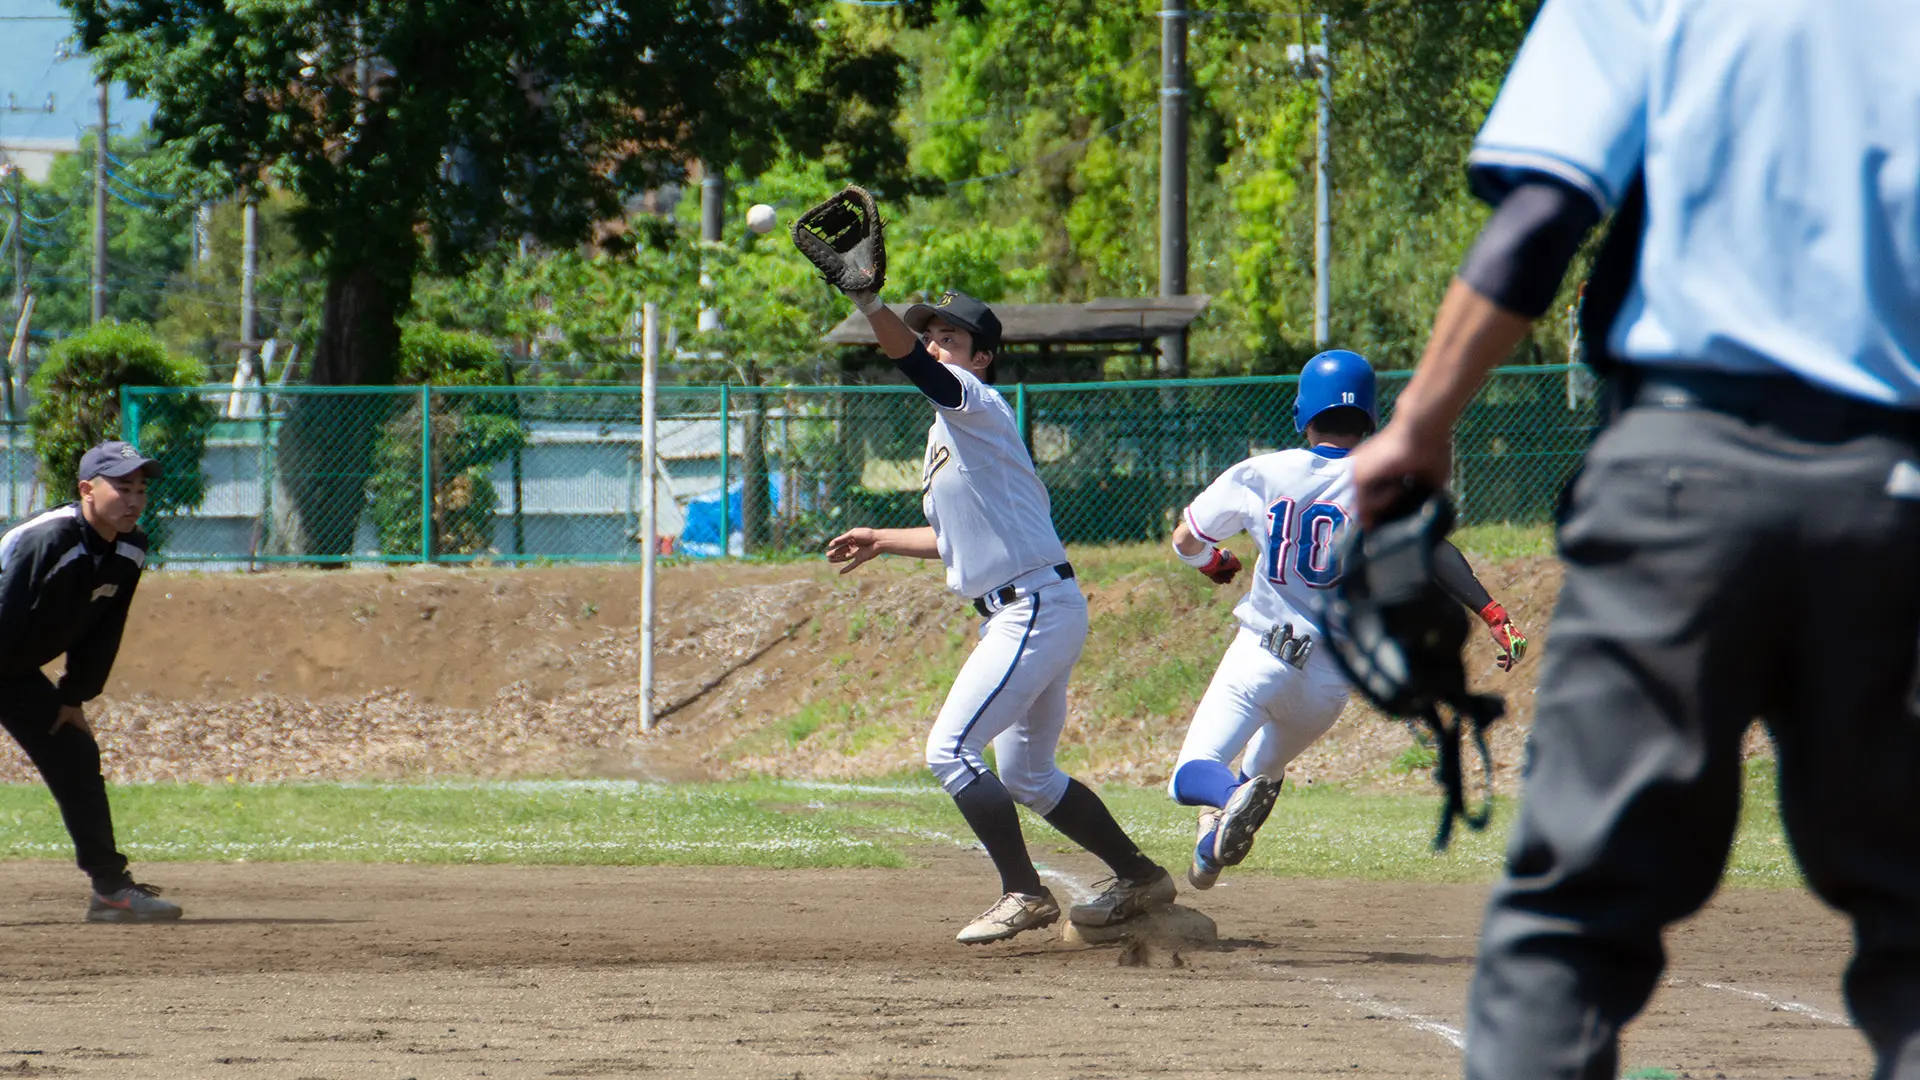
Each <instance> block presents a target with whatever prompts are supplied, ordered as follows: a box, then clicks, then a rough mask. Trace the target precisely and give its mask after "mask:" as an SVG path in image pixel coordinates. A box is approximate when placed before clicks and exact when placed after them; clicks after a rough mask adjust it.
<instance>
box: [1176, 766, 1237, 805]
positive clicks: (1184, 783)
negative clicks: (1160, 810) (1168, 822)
mask: <svg viewBox="0 0 1920 1080" xmlns="http://www.w3.org/2000/svg"><path fill="white" fill-rule="evenodd" d="M1245 780H1246V778H1245V777H1241V778H1240V780H1238V781H1236V780H1235V779H1234V778H1233V770H1232V769H1229V768H1227V767H1226V766H1225V765H1222V764H1220V763H1219V762H1217V761H1207V760H1204V759H1199V758H1196V759H1194V760H1193V761H1189V762H1187V763H1186V764H1185V765H1182V766H1180V767H1179V768H1178V769H1175V770H1174V773H1173V797H1174V798H1175V799H1177V800H1179V802H1180V805H1182V806H1211V807H1214V808H1216V809H1217V808H1219V807H1222V806H1225V805H1227V800H1228V799H1231V798H1233V789H1235V788H1237V787H1239V786H1240V784H1241V783H1243V782H1245Z"/></svg>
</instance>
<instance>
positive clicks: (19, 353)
mask: <svg viewBox="0 0 1920 1080" xmlns="http://www.w3.org/2000/svg"><path fill="white" fill-rule="evenodd" d="M12 173H13V313H14V318H15V319H18V320H20V329H19V330H16V331H15V335H14V344H13V345H12V346H11V347H10V348H9V349H8V357H7V366H6V369H5V370H4V371H3V372H0V374H4V375H5V377H6V381H7V385H6V396H7V400H6V405H7V422H8V423H12V422H14V421H15V420H18V419H19V413H18V411H17V410H16V408H15V406H14V400H13V377H14V373H15V372H16V371H19V370H20V363H21V360H22V359H24V358H25V357H26V352H25V351H24V349H23V348H22V345H21V342H20V337H19V335H20V334H22V333H24V332H25V326H26V318H25V316H26V312H27V222H26V217H27V193H26V189H25V187H24V186H23V181H24V180H25V179H26V177H25V176H23V175H21V172H20V170H19V169H18V168H14V169H12ZM7 451H8V454H9V455H11V454H12V451H13V442H12V437H11V435H9V437H8V442H7ZM9 460H11V456H9ZM8 492H9V494H8V498H9V499H11V498H12V494H11V492H12V487H11V486H9V487H8ZM8 516H9V517H11V516H12V515H11V514H9V515H8Z"/></svg>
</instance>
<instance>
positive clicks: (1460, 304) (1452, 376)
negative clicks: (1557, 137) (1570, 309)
mask: <svg viewBox="0 0 1920 1080" xmlns="http://www.w3.org/2000/svg"><path fill="white" fill-rule="evenodd" d="M1599 216H1600V209H1599V207H1597V206H1596V205H1594V203H1593V202H1592V200H1591V199H1590V198H1589V197H1588V196H1586V195H1585V194H1583V193H1580V192H1577V191H1574V190H1573V189H1571V188H1568V187H1566V186H1565V185H1563V184H1560V183H1557V182H1552V181H1547V180H1537V181H1534V182H1530V183H1526V184H1523V185H1521V186H1520V187H1519V188H1516V189H1515V190H1514V191H1513V192H1512V193H1511V194H1509V195H1507V197H1506V198H1505V199H1504V200H1502V202H1501V203H1500V207H1499V209H1498V210H1496V211H1495V212H1494V215H1493V217H1492V218H1491V219H1489V220H1488V222H1487V227H1486V229H1485V230H1484V231H1483V232H1482V233H1481V234H1480V239H1479V240H1478V241H1477V242H1476V243H1475V244H1474V247H1473V250H1472V251H1471V252H1469V253H1468V254H1467V258H1466V261H1465V262H1464V263H1463V264H1462V265H1461V267H1460V273H1459V276H1457V277H1456V278H1454V281H1453V284H1452V285H1451V286H1449V287H1448V288H1447V295H1446V298H1445V299H1444V300H1442V301H1441V302H1440V311H1439V313H1438V314H1436V315H1435V316H1434V320H1433V334H1432V336H1431V337H1430V338H1429V339H1428V340H1427V349H1426V352H1425V354H1424V355H1422V356H1421V357H1420V367H1419V369H1418V370H1416V371H1415V372H1414V373H1413V378H1412V379H1410V380H1408V382H1407V386H1406V389H1404V390H1402V391H1401V392H1400V396H1399V397H1398V398H1396V399H1395V400H1394V405H1393V420H1392V422H1391V423H1389V424H1388V425H1387V426H1386V427H1385V428H1383V429H1381V431H1380V434H1378V435H1376V436H1374V437H1373V438H1371V439H1368V440H1367V441H1366V442H1365V443H1363V444H1361V446H1360V448H1359V449H1358V450H1356V451H1354V454H1353V482H1354V486H1355V488H1356V490H1357V492H1358V502H1359V510H1360V521H1361V524H1362V525H1363V526H1367V527H1371V526H1372V525H1373V523H1374V522H1375V521H1377V520H1379V518H1380V517H1381V516H1382V515H1383V514H1385V513H1386V512H1387V511H1389V510H1390V509H1391V508H1392V507H1393V506H1394V505H1395V504H1396V503H1397V502H1398V501H1399V500H1400V499H1401V498H1402V497H1403V496H1404V495H1405V493H1406V491H1407V490H1408V488H1409V487H1419V486H1425V487H1429V488H1432V489H1435V490H1438V489H1440V488H1444V487H1446V486H1447V471H1448V464H1449V461H1450V458H1451V450H1452V442H1453V425H1454V423H1455V421H1457V420H1459V419H1460V413H1461V411H1462V410H1464V409H1465V408H1466V407H1467V402H1469V401H1471V400H1472V399H1473V396H1474V395H1475V394H1476V393H1478V392H1479V391H1480V384H1481V383H1482V382H1483V381H1485V379H1486V377H1487V372H1488V371H1489V370H1491V369H1492V368H1493V366H1494V365H1495V364H1497V363H1499V362H1500V361H1501V360H1502V359H1504V358H1505V357H1506V356H1507V355H1508V354H1509V353H1511V352H1512V351H1513V348H1514V346H1515V345H1518V344H1519V343H1520V341H1521V340H1522V339H1523V338H1525V337H1526V336H1527V332H1528V331H1529V330H1530V329H1532V326H1533V321H1534V320H1535V319H1537V318H1539V317H1540V316H1541V315H1542V314H1544V313H1545V311H1546V309H1547V308H1548V306H1550V305H1551V304H1552V302H1553V296H1554V293H1555V291H1556V290H1558V289H1559V287H1560V279H1561V278H1562V277H1564V276H1565V275H1566V271H1567V264H1568V263H1570V262H1571V261H1572V260H1573V256H1574V252H1575V251H1577V250H1578V249H1579V247H1580V242H1581V240H1582V238H1584V237H1585V236H1586V234H1587V232H1588V231H1589V230H1590V229H1592V228H1593V225H1594V223H1595V222H1596V221H1597V220H1598V219H1599Z"/></svg>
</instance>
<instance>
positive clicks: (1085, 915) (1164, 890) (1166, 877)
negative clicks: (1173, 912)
mask: <svg viewBox="0 0 1920 1080" xmlns="http://www.w3.org/2000/svg"><path fill="white" fill-rule="evenodd" d="M1174 892H1175V890H1174V887H1173V875H1172V874H1169V873H1167V872H1166V870H1165V869H1164V868H1162V867H1158V866H1156V867H1154V868H1153V876H1152V877H1148V878H1143V879H1141V880H1139V881H1132V880H1129V879H1127V878H1115V879H1114V880H1113V884H1111V885H1109V886H1107V891H1106V892H1103V893H1101V894H1100V895H1099V896H1096V897H1094V898H1093V899H1092V900H1089V901H1087V902H1086V903H1084V904H1075V905H1073V909H1072V910H1071V911H1069V912H1068V913H1067V917H1068V918H1069V919H1072V920H1073V921H1074V922H1076V923H1079V924H1080V925H1081V926H1112V925H1113V924H1114V923H1121V922H1126V921H1127V920H1128V919H1131V918H1135V917H1136V916H1140V915H1145V914H1146V913H1147V912H1149V911H1158V910H1159V909H1161V908H1163V907H1166V906H1167V905H1168V904H1171V903H1173V897H1174Z"/></svg>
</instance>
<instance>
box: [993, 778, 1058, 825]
mask: <svg viewBox="0 0 1920 1080" xmlns="http://www.w3.org/2000/svg"><path fill="white" fill-rule="evenodd" d="M1000 782H1001V783H1003V784H1005V785H1007V794H1009V795H1012V796H1013V801H1014V802H1017V803H1019V804H1020V805H1021V806H1024V807H1027V808H1028V809H1030V810H1032V811H1033V812H1034V813H1036V814H1042V815H1044V814H1046V813H1047V811H1049V810H1052V809H1053V808H1054V805H1055V804H1056V803H1058V802H1059V801H1060V796H1061V795H1063V794H1065V793H1066V790H1067V776H1066V774H1065V773H1063V772H1061V771H1060V770H1059V769H1056V768H1048V769H1045V770H1042V771H1038V772H1035V771H1033V770H1029V769H1008V768H1003V769H1001V771H1000Z"/></svg>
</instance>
